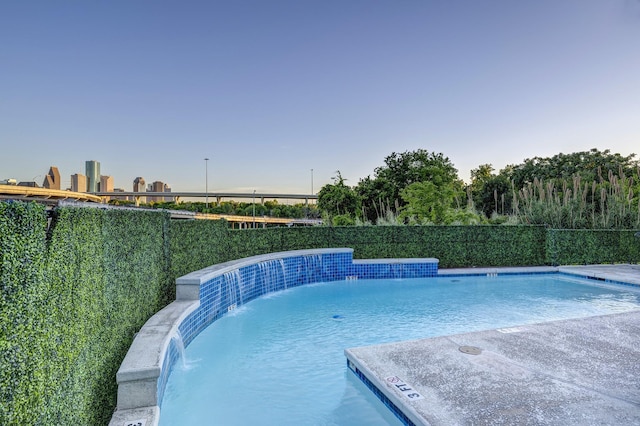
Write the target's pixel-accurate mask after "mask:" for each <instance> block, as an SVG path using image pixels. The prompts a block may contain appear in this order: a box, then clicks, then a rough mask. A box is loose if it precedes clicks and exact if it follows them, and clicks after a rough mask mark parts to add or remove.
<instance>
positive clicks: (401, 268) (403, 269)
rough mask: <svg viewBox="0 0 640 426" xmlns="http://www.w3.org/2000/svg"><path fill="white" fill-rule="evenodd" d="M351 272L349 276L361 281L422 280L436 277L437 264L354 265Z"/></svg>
mask: <svg viewBox="0 0 640 426" xmlns="http://www.w3.org/2000/svg"><path fill="white" fill-rule="evenodd" d="M351 270H352V272H351V275H354V276H357V277H358V278H363V279H365V278H373V279H389V278H424V277H435V276H437V275H438V263H437V262H420V263H418V262H416V263H401V262H394V263H355V264H353V265H352V267H351Z"/></svg>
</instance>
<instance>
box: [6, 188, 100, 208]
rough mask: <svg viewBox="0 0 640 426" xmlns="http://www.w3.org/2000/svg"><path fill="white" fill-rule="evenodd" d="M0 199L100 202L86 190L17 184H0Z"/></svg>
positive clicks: (48, 202)
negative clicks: (63, 189)
mask: <svg viewBox="0 0 640 426" xmlns="http://www.w3.org/2000/svg"><path fill="white" fill-rule="evenodd" d="M0 199H11V200H22V201H39V202H44V203H46V204H56V203H57V202H58V201H60V200H70V201H90V202H94V203H100V202H102V198H101V197H100V196H98V195H94V194H89V193H86V192H72V191H61V190H59V189H48V188H36V187H32V186H17V185H0Z"/></svg>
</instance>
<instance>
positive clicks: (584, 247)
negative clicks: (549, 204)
mask: <svg viewBox="0 0 640 426" xmlns="http://www.w3.org/2000/svg"><path fill="white" fill-rule="evenodd" d="M636 232H637V231H628V230H619V231H618V230H591V229H566V230H565V229H550V230H549V231H548V235H547V242H546V253H547V257H546V263H547V264H550V265H582V264H595V263H623V262H626V263H640V238H637V237H635V236H634V235H635V233H636Z"/></svg>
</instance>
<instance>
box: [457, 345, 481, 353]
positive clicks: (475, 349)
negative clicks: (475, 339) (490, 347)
mask: <svg viewBox="0 0 640 426" xmlns="http://www.w3.org/2000/svg"><path fill="white" fill-rule="evenodd" d="M458 350H459V351H460V352H462V353H463V354H467V355H480V354H481V353H482V349H480V348H478V347H476V346H460V347H459V348H458Z"/></svg>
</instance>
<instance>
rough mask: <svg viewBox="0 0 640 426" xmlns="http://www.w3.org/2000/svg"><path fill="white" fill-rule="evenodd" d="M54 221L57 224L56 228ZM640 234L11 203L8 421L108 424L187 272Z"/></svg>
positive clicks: (592, 241)
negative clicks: (129, 368) (215, 216)
mask: <svg viewBox="0 0 640 426" xmlns="http://www.w3.org/2000/svg"><path fill="white" fill-rule="evenodd" d="M49 222H50V226H49ZM634 234H635V231H591V230H584V231H582V230H547V229H545V228H543V227H536V226H517V227H511V226H471V227H465V226H416V227H409V226H389V227H313V228H266V229H249V230H232V229H229V227H228V226H227V224H226V222H224V221H199V220H197V221H182V220H180V221H173V220H170V219H169V215H168V214H167V213H165V212H161V211H140V210H103V209H95V208H72V207H64V208H57V209H55V212H54V214H53V217H52V218H51V219H49V218H48V214H47V211H46V210H45V208H44V207H43V206H42V205H39V204H35V203H22V202H0V424H1V425H26V424H28V425H53V424H55V425H91V426H93V425H100V424H107V423H108V421H109V419H110V417H111V414H112V412H113V409H114V408H115V402H116V381H115V375H116V371H117V369H118V367H119V365H120V363H121V361H122V359H123V358H124V355H125V354H126V351H127V350H128V348H129V345H130V344H131V341H132V339H133V336H134V333H135V332H136V331H137V330H139V328H140V327H141V326H142V325H143V324H144V322H145V321H146V320H147V319H148V318H149V317H150V316H151V315H153V313H155V312H157V311H158V310H159V309H161V308H162V307H163V306H165V305H166V304H167V303H169V302H170V301H172V300H173V299H174V298H175V285H174V283H175V278H176V277H178V276H181V275H184V274H186V273H189V272H191V271H194V270H198V269H201V268H203V267H206V266H209V265H212V264H215V263H221V262H226V261H228V260H232V259H239V258H243V257H248V256H253V255H257V254H264V253H269V252H276V251H287V250H299V249H311V248H328V247H352V248H353V249H354V257H355V258H360V259H362V258H393V257H436V258H438V259H440V267H441V268H452V267H470V266H507V265H521V266H526V265H542V264H583V263H610V262H632V263H637V262H640V239H638V238H636V237H634Z"/></svg>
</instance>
